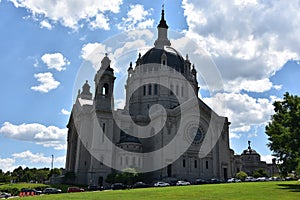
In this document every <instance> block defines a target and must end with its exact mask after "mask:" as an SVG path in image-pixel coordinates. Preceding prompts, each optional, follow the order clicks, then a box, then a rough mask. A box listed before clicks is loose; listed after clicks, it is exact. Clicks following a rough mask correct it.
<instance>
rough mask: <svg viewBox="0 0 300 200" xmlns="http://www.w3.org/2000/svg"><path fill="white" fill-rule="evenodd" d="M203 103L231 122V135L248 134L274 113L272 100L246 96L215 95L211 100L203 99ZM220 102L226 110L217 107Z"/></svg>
mask: <svg viewBox="0 0 300 200" xmlns="http://www.w3.org/2000/svg"><path fill="white" fill-rule="evenodd" d="M203 101H204V102H205V103H207V104H208V105H210V106H211V107H212V108H213V109H214V110H215V111H216V112H217V113H225V116H227V117H228V119H229V121H230V122H231V126H230V128H231V132H233V133H240V132H248V131H249V130H250V129H251V128H257V126H260V125H265V124H266V123H267V122H268V121H269V120H270V116H271V115H272V114H273V113H274V110H273V109H274V107H273V106H272V103H273V102H272V98H271V99H265V98H258V99H255V98H253V97H250V96H249V95H248V94H236V93H217V94H216V95H215V96H213V97H211V98H204V99H203ZM220 101H222V102H224V104H225V105H226V108H224V107H222V108H221V107H219V104H220ZM224 109H225V111H224ZM253 136H254V135H253Z"/></svg>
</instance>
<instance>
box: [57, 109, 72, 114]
mask: <svg viewBox="0 0 300 200" xmlns="http://www.w3.org/2000/svg"><path fill="white" fill-rule="evenodd" d="M60 112H61V113H62V114H63V115H70V114H71V112H70V111H68V110H66V109H64V108H63V109H61V111H60Z"/></svg>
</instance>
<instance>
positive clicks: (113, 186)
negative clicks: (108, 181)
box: [111, 183, 127, 190]
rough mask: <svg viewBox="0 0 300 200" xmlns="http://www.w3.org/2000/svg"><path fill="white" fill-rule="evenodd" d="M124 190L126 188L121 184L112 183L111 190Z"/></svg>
mask: <svg viewBox="0 0 300 200" xmlns="http://www.w3.org/2000/svg"><path fill="white" fill-rule="evenodd" d="M126 188H127V186H126V185H124V184H123V183H114V184H112V185H111V189H112V190H124V189H126Z"/></svg>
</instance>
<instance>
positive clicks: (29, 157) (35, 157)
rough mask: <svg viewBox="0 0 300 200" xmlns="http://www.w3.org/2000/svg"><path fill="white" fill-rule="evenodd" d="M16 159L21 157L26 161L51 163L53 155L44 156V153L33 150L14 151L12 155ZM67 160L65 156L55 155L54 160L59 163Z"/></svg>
mask: <svg viewBox="0 0 300 200" xmlns="http://www.w3.org/2000/svg"><path fill="white" fill-rule="evenodd" d="M12 157H13V158H14V159H16V160H17V159H19V160H22V161H26V162H28V163H39V164H47V165H48V164H49V163H51V161H52V157H51V155H50V156H44V154H43V153H36V154H34V153H32V152H31V151H29V150H27V151H24V152H21V153H14V154H13V155H12ZM64 160H65V157H57V158H56V157H54V161H53V162H55V163H57V164H63V163H64Z"/></svg>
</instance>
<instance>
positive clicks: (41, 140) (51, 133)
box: [0, 122, 67, 150]
mask: <svg viewBox="0 0 300 200" xmlns="http://www.w3.org/2000/svg"><path fill="white" fill-rule="evenodd" d="M0 134H2V135H4V136H5V137H8V138H12V139H16V140H21V141H28V142H34V143H36V144H39V145H43V146H44V147H53V148H54V149H57V150H62V149H66V138H67V128H64V129H60V128H58V127H56V126H48V127H46V126H44V125H42V124H38V123H32V124H21V125H14V124H11V123H10V122H5V123H4V124H3V125H2V127H1V128H0Z"/></svg>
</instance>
